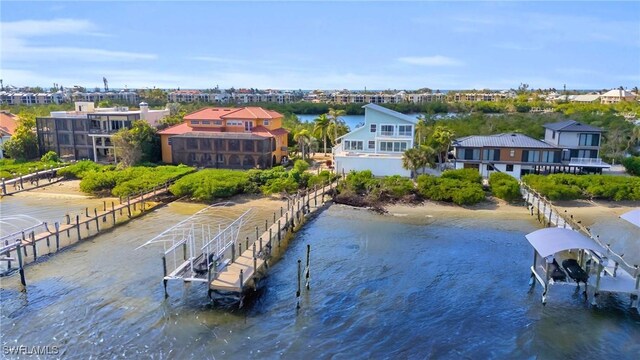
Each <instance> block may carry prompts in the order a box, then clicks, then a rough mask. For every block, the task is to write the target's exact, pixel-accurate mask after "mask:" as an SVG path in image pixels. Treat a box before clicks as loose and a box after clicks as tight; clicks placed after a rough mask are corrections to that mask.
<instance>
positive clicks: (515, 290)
mask: <svg viewBox="0 0 640 360" xmlns="http://www.w3.org/2000/svg"><path fill="white" fill-rule="evenodd" d="M13 200H16V199H10V201H13ZM3 201H4V200H3ZM5 205H6V204H5ZM45 206H48V207H51V206H53V205H51V204H46V205H44V204H43V207H45ZM10 208H11V206H9V205H7V206H6V207H5V209H10ZM15 208H17V207H15ZM189 211H195V208H194V207H193V206H192V205H183V204H177V203H176V204H172V205H170V206H168V207H164V208H160V209H158V210H155V211H154V212H152V213H151V214H148V215H146V216H145V217H143V218H140V219H137V220H135V221H133V222H131V223H128V224H126V225H123V226H122V227H119V228H116V229H115V230H113V231H112V232H110V233H106V234H103V235H100V236H98V237H96V238H94V239H93V240H91V241H88V242H83V243H81V244H79V245H78V246H75V247H73V248H71V249H69V250H66V251H64V252H63V253H61V254H57V255H55V256H53V257H51V258H50V259H49V260H48V261H45V262H43V263H40V264H36V265H33V266H31V267H29V268H27V281H28V288H29V290H28V292H27V293H19V292H18V291H17V278H16V277H15V276H14V277H11V278H9V279H2V289H1V291H0V301H1V303H2V314H1V317H0V320H1V324H2V327H1V334H2V345H14V344H17V345H20V344H25V345H57V346H60V348H61V350H62V351H63V354H62V356H63V357H64V358H77V359H87V358H90V357H94V358H96V357H98V358H152V359H164V358H172V359H173V358H175V359H214V358H215V359H223V358H230V359H245V358H260V359H261V358H266V359H272V358H288V359H300V358H302V357H307V358H336V359H369V358H411V359H423V358H438V359H440V358H447V359H460V358H470V359H485V358H500V359H535V358H539V359H553V358H589V359H594V358H615V359H635V358H637V356H638V354H640V316H638V315H637V314H635V313H633V312H632V311H630V310H629V309H628V308H627V306H628V299H618V298H615V297H612V298H609V299H608V300H606V301H605V303H604V306H603V308H601V309H596V310H593V309H590V308H589V307H588V305H587V304H585V303H584V302H583V300H582V297H581V296H580V295H579V294H576V293H574V288H573V287H566V288H558V289H556V288H554V289H553V291H552V292H551V294H550V298H549V302H548V304H547V306H546V307H543V306H542V305H541V303H540V288H539V287H538V288H537V289H535V290H534V292H533V293H529V286H528V280H529V266H530V262H531V248H530V247H529V245H528V243H527V242H526V240H525V239H524V235H525V234H526V233H528V232H530V231H533V230H536V229H537V228H538V227H537V226H538V225H537V224H536V223H534V222H532V221H531V220H530V219H529V218H522V217H519V218H515V219H504V220H501V219H493V220H491V221H490V222H489V221H487V218H480V217H478V218H468V217H464V215H455V214H453V215H451V214H450V215H447V217H440V216H438V215H436V216H434V217H426V216H425V217H424V218H420V219H410V218H402V217H394V216H389V215H377V214H373V213H371V212H368V211H366V210H357V209H352V208H348V207H343V206H338V205H334V206H331V207H330V208H329V209H328V210H326V211H324V212H323V213H321V214H320V215H319V216H318V217H317V218H315V219H314V220H312V221H310V222H309V223H307V224H306V225H305V227H304V229H303V230H302V231H301V232H299V233H298V234H297V235H296V237H295V238H294V239H293V240H292V242H291V244H290V246H289V248H288V249H287V251H286V253H285V255H284V257H283V258H282V259H281V260H280V261H279V262H277V263H276V264H274V265H273V266H272V267H271V270H270V272H269V275H268V277H266V278H265V279H264V281H263V282H262V287H261V289H260V290H259V294H258V296H254V297H253V298H252V300H250V301H248V302H247V304H246V306H245V308H244V309H242V310H241V311H238V310H233V311H229V310H220V309H215V308H212V307H211V306H210V305H209V302H208V301H207V298H206V287H205V286H200V285H198V284H193V285H191V286H186V287H185V286H183V285H182V284H178V283H174V284H171V285H170V286H169V293H170V294H171V295H170V297H169V298H168V299H165V298H164V295H163V289H162V285H161V281H160V279H161V277H162V274H161V272H162V267H161V262H160V257H159V254H160V253H161V252H162V249H161V248H157V247H150V248H143V249H140V250H134V249H135V248H136V247H137V246H139V245H140V244H142V243H143V242H145V241H146V240H148V239H149V238H151V237H153V236H155V235H156V234H157V233H159V232H160V231H162V230H163V229H165V228H166V227H168V226H169V225H170V224H172V223H175V222H178V221H180V220H181V219H183V218H185V217H186V216H187V214H188V212H189ZM523 211H526V210H524V209H523ZM307 244H310V245H311V249H312V252H311V290H309V291H307V290H303V291H302V296H301V298H300V305H301V308H300V310H296V303H297V301H296V297H295V292H296V275H297V268H296V265H297V260H298V259H304V256H305V250H306V246H307Z"/></svg>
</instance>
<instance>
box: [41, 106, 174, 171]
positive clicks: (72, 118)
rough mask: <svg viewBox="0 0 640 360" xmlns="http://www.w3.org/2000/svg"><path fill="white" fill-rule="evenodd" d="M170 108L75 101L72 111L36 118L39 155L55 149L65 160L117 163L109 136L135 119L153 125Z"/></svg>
mask: <svg viewBox="0 0 640 360" xmlns="http://www.w3.org/2000/svg"><path fill="white" fill-rule="evenodd" d="M168 115H169V110H149V106H148V105H147V104H146V103H144V102H143V103H140V110H129V108H127V107H113V108H96V107H95V105H94V103H93V102H76V103H75V111H52V112H51V116H48V117H37V118H36V131H37V134H38V147H39V150H40V154H41V155H43V154H45V153H47V152H48V151H55V152H56V153H58V155H59V156H60V158H62V159H64V160H82V159H90V160H93V161H96V162H102V163H116V162H117V160H118V158H117V154H116V152H115V146H114V145H113V143H112V142H111V137H112V136H113V134H115V133H116V132H117V131H118V130H120V129H122V128H130V127H131V125H132V124H133V122H134V121H136V120H145V121H147V122H149V123H150V124H151V125H152V126H155V125H157V124H158V123H159V121H160V120H162V119H163V118H164V117H165V116H168Z"/></svg>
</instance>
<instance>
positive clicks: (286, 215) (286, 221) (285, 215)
mask: <svg viewBox="0 0 640 360" xmlns="http://www.w3.org/2000/svg"><path fill="white" fill-rule="evenodd" d="M288 226H289V211H288V210H287V212H286V213H285V214H284V227H285V228H286V227H288Z"/></svg>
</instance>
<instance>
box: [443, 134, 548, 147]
mask: <svg viewBox="0 0 640 360" xmlns="http://www.w3.org/2000/svg"><path fill="white" fill-rule="evenodd" d="M453 146H454V147H509V148H537V149H555V147H554V146H552V145H549V144H547V143H546V142H544V141H541V140H536V139H534V138H532V137H529V136H527V135H523V134H513V133H510V134H496V135H473V136H466V137H463V138H459V139H456V140H454V142H453Z"/></svg>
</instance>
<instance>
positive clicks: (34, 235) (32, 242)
mask: <svg viewBox="0 0 640 360" xmlns="http://www.w3.org/2000/svg"><path fill="white" fill-rule="evenodd" d="M29 237H30V238H31V247H32V248H33V261H34V262H35V261H36V260H38V254H37V252H36V233H35V232H33V231H32V232H31V234H29Z"/></svg>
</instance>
